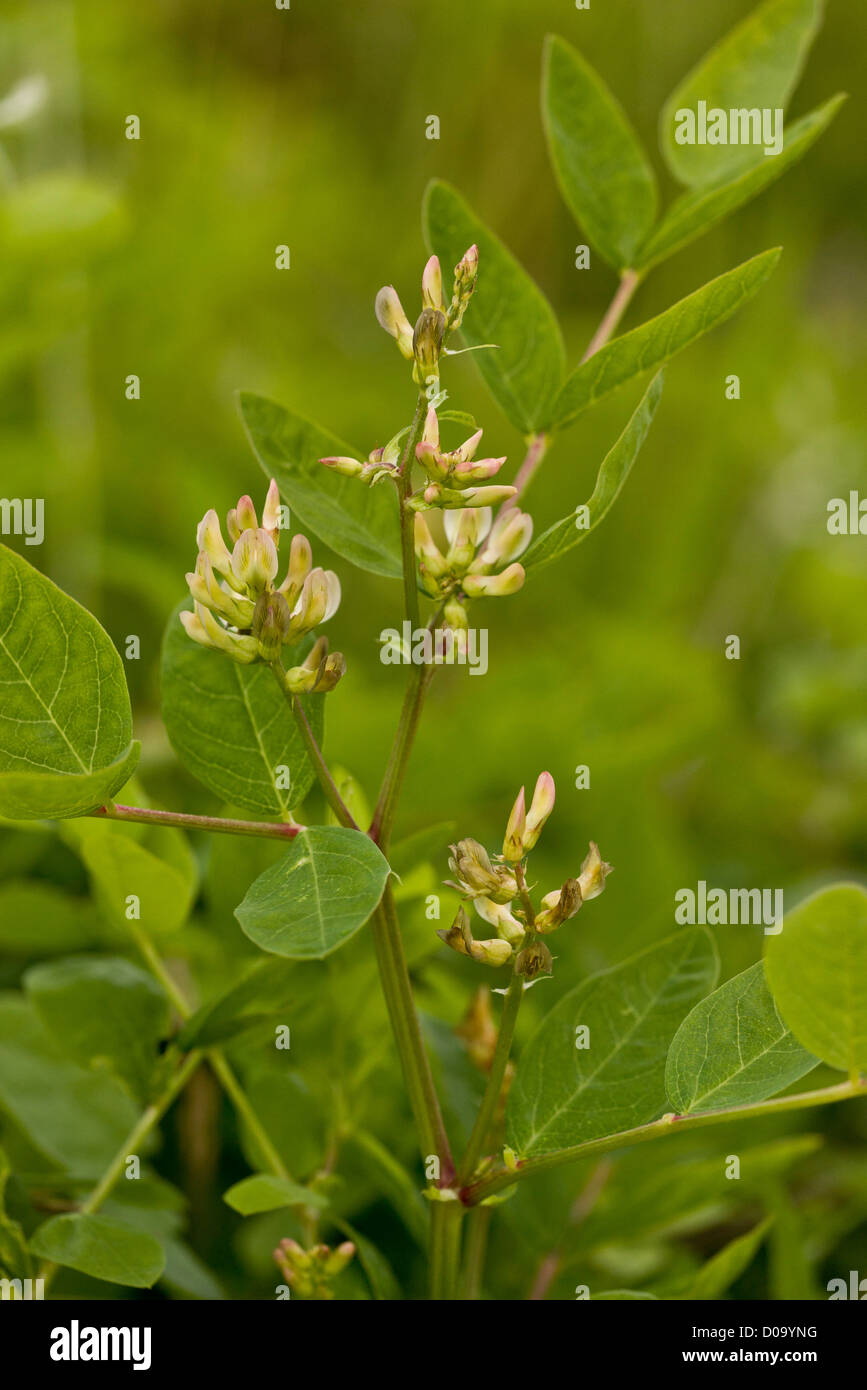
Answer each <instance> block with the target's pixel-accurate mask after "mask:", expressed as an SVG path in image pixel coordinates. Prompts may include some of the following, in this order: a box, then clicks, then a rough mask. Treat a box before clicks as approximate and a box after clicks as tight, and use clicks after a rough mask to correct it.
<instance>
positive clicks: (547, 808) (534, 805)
mask: <svg viewBox="0 0 867 1390" xmlns="http://www.w3.org/2000/svg"><path fill="white" fill-rule="evenodd" d="M555 796H556V788H555V786H554V778H553V777H552V776H551V774H550V772H541V773H540V774H539V776H538V778H537V779H536V789H535V791H534V792H533V800H532V801H531V803H530V809H529V811H528V812H527V827H526V833H525V835H524V848H525V849H527V850H530V849H532V848H533V847H534V845H535V844H536V841H537V840H538V838H539V836H540V835H541V833H542V829H543V827H544V825H545V822H546V820H547V819H548V817H549V816H550V814H551V812H552V811H553V809H554V800H555Z"/></svg>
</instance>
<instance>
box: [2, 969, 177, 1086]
mask: <svg viewBox="0 0 867 1390" xmlns="http://www.w3.org/2000/svg"><path fill="white" fill-rule="evenodd" d="M24 987H25V989H26V990H27V993H28V995H29V997H30V998H31V1000H32V1001H33V1005H34V1008H35V1009H36V1012H37V1014H38V1015H39V1017H40V1018H41V1020H42V1022H43V1024H44V1026H45V1028H46V1029H47V1030H48V1032H49V1033H50V1034H52V1035H53V1036H54V1037H55V1038H56V1039H57V1041H58V1043H59V1044H60V1045H61V1046H62V1048H63V1050H64V1052H65V1053H66V1055H67V1056H69V1057H71V1058H72V1059H73V1060H74V1061H76V1062H79V1063H81V1064H82V1065H83V1066H93V1065H95V1064H97V1063H107V1064H108V1067H109V1069H110V1070H111V1071H113V1072H114V1073H115V1074H116V1075H117V1076H119V1077H120V1078H121V1079H122V1080H123V1081H125V1082H126V1083H127V1085H128V1086H129V1087H130V1089H131V1090H132V1091H133V1093H134V1094H135V1095H136V1096H137V1097H138V1099H139V1100H141V1101H146V1100H147V1099H148V1086H149V1083H150V1080H151V1078H152V1076H153V1072H154V1068H155V1066H156V1063H157V1060H158V1056H159V1054H158V1051H157V1045H158V1043H159V1042H160V1041H161V1039H162V1038H165V1037H166V1036H167V1035H168V1032H169V1007H168V1001H167V999H166V996H165V994H164V993H163V991H162V989H161V987H160V986H159V985H158V984H157V983H156V981H155V980H154V979H153V978H152V977H151V976H150V975H149V974H147V972H146V971H144V970H140V969H139V967H138V966H137V965H133V964H132V963H131V962H130V961H127V960H123V959H121V958H119V957H111V956H104V957H101V958H100V957H97V956H71V957H68V958H67V959H65V960H56V961H49V962H46V964H44V965H37V966H34V968H33V969H32V970H28V972H27V974H26V975H25V977H24Z"/></svg>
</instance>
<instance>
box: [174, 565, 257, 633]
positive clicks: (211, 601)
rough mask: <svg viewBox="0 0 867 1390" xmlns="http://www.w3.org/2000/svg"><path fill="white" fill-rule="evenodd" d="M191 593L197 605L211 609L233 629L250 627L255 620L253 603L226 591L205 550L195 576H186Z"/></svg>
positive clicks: (240, 595) (239, 595)
mask: <svg viewBox="0 0 867 1390" xmlns="http://www.w3.org/2000/svg"><path fill="white" fill-rule="evenodd" d="M186 580H187V584H188V585H189V588H190V593H191V594H192V596H193V598H194V599H195V601H196V603H201V604H202V605H203V606H204V607H205V608H210V610H211V612H212V613H217V614H219V616H220V617H221V618H225V620H226V622H227V623H231V624H232V626H233V627H249V626H250V623H251V621H252V618H253V601H252V599H249V598H244V596H243V595H242V594H236V593H234V592H231V591H229V590H227V589H224V588H222V587H221V586H220V584H219V583H218V582H217V577H216V575H215V574H214V570H213V567H212V565H211V562H210V560H209V559H208V556H207V554H206V553H205V551H204V550H200V551H199V556H198V559H197V560H196V571H195V574H188V575H187V576H186Z"/></svg>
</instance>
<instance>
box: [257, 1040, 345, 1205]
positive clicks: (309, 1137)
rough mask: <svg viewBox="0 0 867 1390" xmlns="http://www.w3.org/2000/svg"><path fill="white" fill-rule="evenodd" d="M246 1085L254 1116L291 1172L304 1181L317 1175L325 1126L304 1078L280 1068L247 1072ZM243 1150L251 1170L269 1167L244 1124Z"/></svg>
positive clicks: (320, 1164) (272, 1049)
mask: <svg viewBox="0 0 867 1390" xmlns="http://www.w3.org/2000/svg"><path fill="white" fill-rule="evenodd" d="M271 1053H272V1055H273V1053H274V1048H273V1046H272V1047H271ZM282 1055H284V1054H281V1056H282ZM243 1083H244V1090H245V1091H246V1093H247V1099H248V1100H249V1102H250V1105H251V1106H252V1109H253V1113H254V1114H255V1115H256V1116H257V1117H258V1119H259V1123H260V1124H261V1125H262V1128H263V1129H264V1130H265V1133H266V1134H267V1135H268V1138H269V1139H270V1140H271V1143H272V1144H273V1146H274V1148H275V1149H276V1150H277V1153H278V1154H279V1155H280V1158H281V1159H282V1160H283V1162H284V1164H285V1165H286V1167H287V1168H288V1170H289V1172H290V1173H295V1174H297V1175H298V1176H299V1177H302V1178H303V1177H305V1176H306V1175H307V1174H308V1173H314V1172H316V1171H317V1169H319V1168H320V1167H321V1166H322V1161H323V1156H324V1153H325V1126H324V1124H323V1120H322V1116H321V1114H320V1112H319V1107H318V1104H317V1102H316V1099H315V1097H314V1096H313V1095H312V1094H311V1092H310V1090H309V1088H308V1086H307V1085H306V1084H305V1082H304V1081H303V1080H302V1078H301V1077H300V1076H299V1075H298V1074H297V1072H292V1071H287V1070H286V1069H285V1067H284V1066H282V1065H281V1066H280V1067H279V1068H278V1069H275V1068H274V1066H271V1067H270V1068H267V1069H264V1068H263V1069H262V1070H259V1071H255V1072H253V1073H252V1074H251V1073H248V1072H245V1073H244V1076H243ZM241 1148H242V1149H243V1152H244V1156H245V1158H246V1159H247V1162H248V1163H249V1165H250V1167H251V1168H253V1169H257V1168H258V1169H262V1168H266V1167H267V1166H268V1155H266V1154H264V1153H263V1152H262V1151H261V1148H260V1145H259V1142H258V1139H257V1137H256V1135H255V1133H254V1132H253V1131H252V1130H250V1129H249V1128H248V1127H247V1126H246V1125H244V1124H242V1126H241Z"/></svg>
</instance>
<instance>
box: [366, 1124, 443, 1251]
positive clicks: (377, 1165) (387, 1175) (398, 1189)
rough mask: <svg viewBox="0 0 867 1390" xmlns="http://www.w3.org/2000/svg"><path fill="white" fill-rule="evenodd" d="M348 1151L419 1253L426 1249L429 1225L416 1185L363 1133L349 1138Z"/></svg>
mask: <svg viewBox="0 0 867 1390" xmlns="http://www.w3.org/2000/svg"><path fill="white" fill-rule="evenodd" d="M348 1147H349V1149H350V1152H351V1153H352V1154H353V1156H355V1157H356V1158H357V1159H358V1160H359V1164H360V1166H361V1167H362V1168H363V1170H364V1173H365V1176H366V1177H367V1178H369V1180H370V1182H371V1183H372V1184H373V1186H374V1187H375V1188H376V1190H377V1191H378V1192H380V1193H381V1194H382V1196H383V1197H385V1198H386V1199H387V1200H388V1201H389V1203H390V1204H391V1206H392V1207H393V1208H394V1210H395V1211H396V1213H397V1215H398V1216H399V1217H400V1219H401V1221H402V1222H403V1224H404V1225H405V1226H406V1229H407V1230H408V1231H409V1233H410V1235H411V1236H412V1237H413V1239H414V1240H415V1241H416V1244H417V1245H419V1246H420V1248H421V1249H422V1250H425V1249H426V1248H427V1241H428V1235H429V1226H430V1222H429V1219H428V1213H427V1210H426V1208H425V1201H424V1198H423V1197H422V1194H421V1192H420V1191H419V1187H418V1184H417V1183H416V1182H414V1181H413V1179H412V1177H411V1176H410V1174H409V1173H408V1172H407V1170H406V1169H405V1168H404V1166H403V1164H402V1163H399V1162H398V1160H397V1159H396V1158H395V1156H394V1154H393V1153H392V1151H391V1150H390V1149H387V1148H386V1147H385V1145H384V1144H381V1143H380V1142H379V1140H378V1139H377V1138H376V1137H375V1136H374V1135H373V1134H369V1133H368V1132H367V1131H366V1130H357V1131H356V1132H355V1133H354V1134H353V1135H351V1136H350V1139H349V1145H348Z"/></svg>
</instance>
